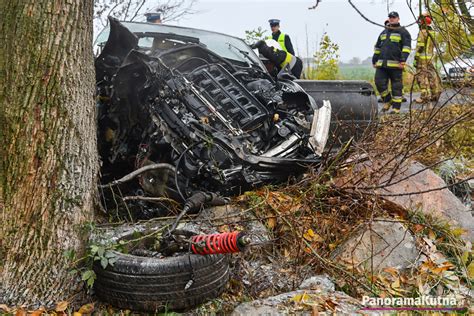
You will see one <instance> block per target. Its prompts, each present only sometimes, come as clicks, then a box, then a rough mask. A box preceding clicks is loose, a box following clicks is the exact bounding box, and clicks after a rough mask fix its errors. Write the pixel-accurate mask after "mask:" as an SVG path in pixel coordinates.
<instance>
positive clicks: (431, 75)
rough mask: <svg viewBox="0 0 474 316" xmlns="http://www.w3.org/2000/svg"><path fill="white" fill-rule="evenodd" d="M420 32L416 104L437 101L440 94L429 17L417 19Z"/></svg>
mask: <svg viewBox="0 0 474 316" xmlns="http://www.w3.org/2000/svg"><path fill="white" fill-rule="evenodd" d="M417 22H418V25H419V27H420V32H419V33H418V38H417V41H416V54H415V68H416V75H415V78H416V80H417V82H418V85H419V86H420V89H421V96H420V98H417V99H416V100H415V102H417V103H427V102H430V101H434V102H436V101H438V99H439V96H440V94H441V82H440V78H439V76H438V72H437V71H436V68H435V66H434V65H433V62H434V59H433V57H434V54H433V52H434V43H433V40H434V36H435V34H434V31H433V29H432V28H431V17H430V16H429V14H427V13H425V14H423V15H421V16H420V17H419V18H418V21H417Z"/></svg>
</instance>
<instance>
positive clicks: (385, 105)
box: [382, 103, 392, 112]
mask: <svg viewBox="0 0 474 316" xmlns="http://www.w3.org/2000/svg"><path fill="white" fill-rule="evenodd" d="M391 106H392V104H391V103H384V105H383V108H382V112H387V111H388V110H390V107H391Z"/></svg>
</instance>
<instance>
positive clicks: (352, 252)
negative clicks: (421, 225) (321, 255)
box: [332, 220, 419, 274]
mask: <svg viewBox="0 0 474 316" xmlns="http://www.w3.org/2000/svg"><path fill="white" fill-rule="evenodd" d="M418 255H419V252H418V250H417V248H416V244H415V239H414V237H413V236H412V234H411V233H410V232H409V231H408V230H407V229H406V228H405V227H404V226H403V225H402V224H400V223H398V222H392V221H383V220H380V221H378V220H375V221H372V222H369V223H365V224H363V225H361V226H360V227H359V228H358V229H356V231H355V233H353V234H352V235H351V236H350V237H349V238H348V240H347V241H346V242H344V243H343V244H342V245H341V246H339V247H338V248H337V249H336V250H335V251H334V253H333V254H332V258H333V259H334V260H337V261H338V262H341V263H343V264H346V265H349V266H351V267H354V268H361V269H363V270H364V271H366V272H369V273H374V274H376V273H378V272H380V271H381V270H382V269H384V268H388V267H392V268H396V269H406V268H409V267H411V266H412V265H413V264H415V262H416V259H417V258H418Z"/></svg>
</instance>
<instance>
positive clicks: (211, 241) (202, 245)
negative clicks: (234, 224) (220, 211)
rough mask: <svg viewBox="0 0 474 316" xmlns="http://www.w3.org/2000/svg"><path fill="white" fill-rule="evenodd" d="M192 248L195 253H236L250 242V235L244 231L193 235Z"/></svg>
mask: <svg viewBox="0 0 474 316" xmlns="http://www.w3.org/2000/svg"><path fill="white" fill-rule="evenodd" d="M191 240H192V245H191V249H192V251H193V252H194V253H195V254H199V255H211V254H219V253H235V252H239V251H242V250H243V249H244V248H245V247H246V246H247V245H249V244H250V237H249V236H247V235H245V233H244V232H231V233H221V234H212V235H196V236H192V238H191Z"/></svg>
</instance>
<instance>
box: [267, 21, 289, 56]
mask: <svg viewBox="0 0 474 316" xmlns="http://www.w3.org/2000/svg"><path fill="white" fill-rule="evenodd" d="M268 23H270V28H271V30H272V35H270V36H268V37H267V39H273V40H275V41H277V42H278V44H280V47H281V48H282V49H283V50H284V51H285V52H288V53H290V54H291V55H293V56H294V55H295V50H294V49H293V44H291V39H290V37H289V36H288V34H285V33H282V32H281V31H280V20H278V19H270V20H268Z"/></svg>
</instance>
